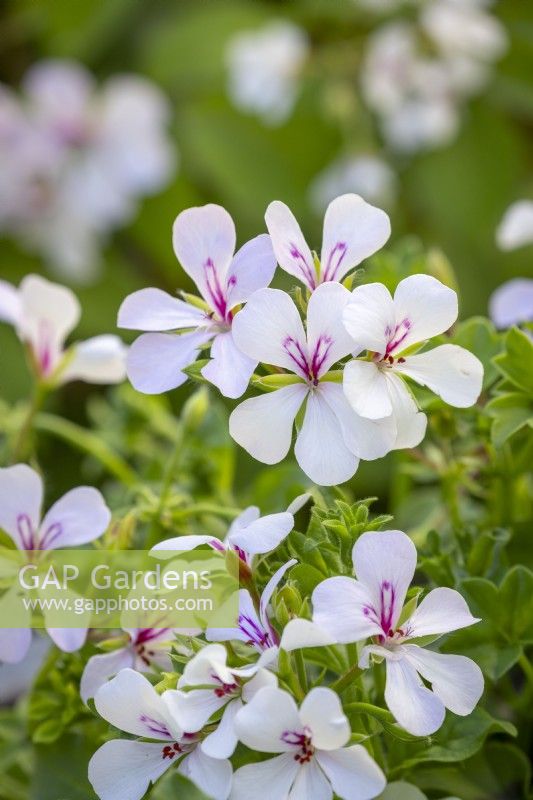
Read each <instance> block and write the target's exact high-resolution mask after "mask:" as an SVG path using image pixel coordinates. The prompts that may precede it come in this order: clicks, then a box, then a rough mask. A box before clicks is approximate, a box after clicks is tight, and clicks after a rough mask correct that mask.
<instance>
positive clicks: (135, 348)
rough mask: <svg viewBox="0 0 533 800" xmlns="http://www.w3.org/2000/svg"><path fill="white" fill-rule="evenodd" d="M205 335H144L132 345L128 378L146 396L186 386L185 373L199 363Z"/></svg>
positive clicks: (205, 338) (127, 362)
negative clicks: (191, 366)
mask: <svg viewBox="0 0 533 800" xmlns="http://www.w3.org/2000/svg"><path fill="white" fill-rule="evenodd" d="M208 339H209V336H208V335H207V334H205V333H183V334H181V335H180V336H178V335H176V334H173V333H144V334H143V335H142V336H139V338H138V339H136V340H135V341H134V342H133V344H132V345H131V347H130V349H129V351H128V356H127V359H126V369H127V373H128V378H129V379H130V381H131V383H132V385H133V387H134V388H135V389H137V391H139V392H144V394H161V392H167V391H169V389H176V388H177V387H178V386H181V384H182V383H185V381H186V380H187V375H186V374H185V373H184V372H182V369H184V368H185V367H188V366H189V365H190V364H192V362H193V361H195V360H196V357H197V355H198V349H199V347H200V346H201V345H202V344H203V343H204V342H205V341H207V340H208Z"/></svg>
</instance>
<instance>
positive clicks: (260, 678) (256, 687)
mask: <svg viewBox="0 0 533 800" xmlns="http://www.w3.org/2000/svg"><path fill="white" fill-rule="evenodd" d="M237 672H238V671H237ZM277 685H278V679H277V678H276V676H275V675H274V674H273V673H272V672H270V670H268V669H261V668H260V669H258V670H257V672H256V673H255V675H254V676H253V678H251V680H249V681H247V682H246V683H245V684H244V686H243V687H242V699H243V700H244V702H245V703H249V702H250V700H252V699H253V698H254V697H255V695H256V694H257V692H259V691H261V689H264V687H265V686H277Z"/></svg>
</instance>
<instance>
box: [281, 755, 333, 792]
mask: <svg viewBox="0 0 533 800" xmlns="http://www.w3.org/2000/svg"><path fill="white" fill-rule="evenodd" d="M332 797H333V791H332V788H331V784H330V782H329V781H328V779H327V778H326V776H325V775H324V773H323V772H322V770H321V769H320V767H319V766H318V764H317V760H316V758H312V759H311V760H310V761H308V762H307V763H305V764H302V765H301V766H300V769H299V770H298V774H297V775H296V780H295V781H294V784H293V787H292V789H291V793H290V795H289V800H310V798H313V800H331V799H332Z"/></svg>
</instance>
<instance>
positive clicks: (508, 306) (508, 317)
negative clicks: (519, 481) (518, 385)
mask: <svg viewBox="0 0 533 800" xmlns="http://www.w3.org/2000/svg"><path fill="white" fill-rule="evenodd" d="M532 205H533V203H532ZM0 313H1V312H0ZM489 315H490V318H491V320H492V321H493V322H494V324H495V325H496V327H497V328H500V329H505V328H510V327H511V326H512V325H521V324H522V323H523V322H531V321H533V280H531V278H514V279H513V280H510V281H506V282H505V283H503V284H502V285H501V286H498V288H497V289H496V291H495V292H493V293H492V295H491V298H490V302H489Z"/></svg>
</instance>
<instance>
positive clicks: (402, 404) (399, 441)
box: [386, 370, 428, 450]
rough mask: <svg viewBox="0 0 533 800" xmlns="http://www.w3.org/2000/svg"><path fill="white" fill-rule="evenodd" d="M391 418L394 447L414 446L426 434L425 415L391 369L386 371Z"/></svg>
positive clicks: (426, 421) (397, 448) (398, 448)
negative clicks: (394, 428)
mask: <svg viewBox="0 0 533 800" xmlns="http://www.w3.org/2000/svg"><path fill="white" fill-rule="evenodd" d="M386 378H387V385H388V389H389V396H390V399H391V403H392V418H393V420H394V423H395V426H396V439H395V441H394V449H395V450H400V449H403V448H404V447H408V448H411V447H416V446H417V445H418V444H420V442H421V441H422V440H423V438H424V436H425V435H426V428H427V423H428V420H427V417H426V415H425V414H424V413H423V412H422V411H419V410H418V406H417V404H416V402H415V400H414V398H413V396H412V394H411V392H410V391H409V388H408V387H407V386H406V384H405V382H404V381H403V380H402V379H401V378H400V377H399V376H398V375H395V374H394V372H393V371H392V370H388V371H387V373H386Z"/></svg>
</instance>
